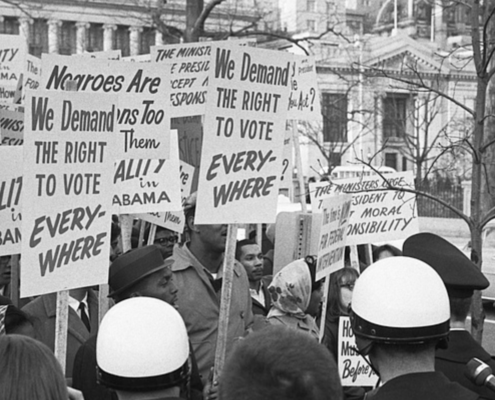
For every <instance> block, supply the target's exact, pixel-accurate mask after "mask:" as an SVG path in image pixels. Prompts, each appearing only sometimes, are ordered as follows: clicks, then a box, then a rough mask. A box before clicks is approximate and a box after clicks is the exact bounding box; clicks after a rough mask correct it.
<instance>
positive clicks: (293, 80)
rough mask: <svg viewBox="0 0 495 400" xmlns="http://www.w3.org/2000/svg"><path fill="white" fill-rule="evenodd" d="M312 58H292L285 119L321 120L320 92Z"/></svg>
mask: <svg viewBox="0 0 495 400" xmlns="http://www.w3.org/2000/svg"><path fill="white" fill-rule="evenodd" d="M317 80H318V75H317V74H316V62H315V58H314V57H308V56H304V57H303V56H296V55H295V56H294V61H293V62H292V69H291V73H290V86H291V92H290V97H289V105H288V112H287V119H294V120H300V119H302V120H319V119H321V105H320V91H319V90H318V82H317Z"/></svg>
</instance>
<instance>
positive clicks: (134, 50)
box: [129, 26, 143, 56]
mask: <svg viewBox="0 0 495 400" xmlns="http://www.w3.org/2000/svg"><path fill="white" fill-rule="evenodd" d="M142 31H143V28H141V27H139V26H131V27H130V28H129V32H130V33H131V34H130V35H129V49H130V53H131V54H130V55H131V56H137V55H139V42H140V39H141V32H142Z"/></svg>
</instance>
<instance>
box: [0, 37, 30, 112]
mask: <svg viewBox="0 0 495 400" xmlns="http://www.w3.org/2000/svg"><path fill="white" fill-rule="evenodd" d="M26 47H27V45H26V38H25V37H24V36H22V35H0V100H6V101H10V102H12V101H13V99H14V96H15V92H16V88H17V83H18V81H19V78H20V76H21V74H22V73H23V72H24V70H25V63H26V53H27V51H26Z"/></svg>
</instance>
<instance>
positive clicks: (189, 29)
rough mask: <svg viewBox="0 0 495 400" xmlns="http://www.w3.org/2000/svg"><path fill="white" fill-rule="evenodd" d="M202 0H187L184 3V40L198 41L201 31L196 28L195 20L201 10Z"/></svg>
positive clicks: (187, 41)
mask: <svg viewBox="0 0 495 400" xmlns="http://www.w3.org/2000/svg"><path fill="white" fill-rule="evenodd" d="M203 7H204V1H203V0H187V4H186V30H185V31H184V42H186V43H190V42H198V41H199V37H200V34H201V32H199V31H198V30H197V29H195V28H196V22H197V21H198V19H199V16H200V15H201V12H202V11H203Z"/></svg>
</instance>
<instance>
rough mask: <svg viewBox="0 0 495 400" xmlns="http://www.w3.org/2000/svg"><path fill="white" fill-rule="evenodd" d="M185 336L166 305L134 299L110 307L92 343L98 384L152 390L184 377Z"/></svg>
mask: <svg viewBox="0 0 495 400" xmlns="http://www.w3.org/2000/svg"><path fill="white" fill-rule="evenodd" d="M188 357H189V340H188V336H187V331H186V327H185V325H184V321H183V320H182V317H181V316H180V315H179V313H178V312H177V310H175V309H174V308H173V307H172V306H171V305H170V304H168V303H166V302H164V301H162V300H158V299H154V298H150V297H135V298H131V299H128V300H124V301H122V302H120V303H118V304H116V305H115V306H114V307H112V308H111V309H110V310H109V311H108V312H107V313H106V314H105V317H104V318H103V320H102V322H101V325H100V329H99V331H98V337H97V342H96V361H97V364H98V382H99V383H100V384H102V385H105V386H107V387H109V388H112V389H119V390H124V391H151V390H159V389H166V388H169V387H172V386H178V385H180V384H181V383H182V382H184V381H185V380H186V379H187V374H188Z"/></svg>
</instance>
